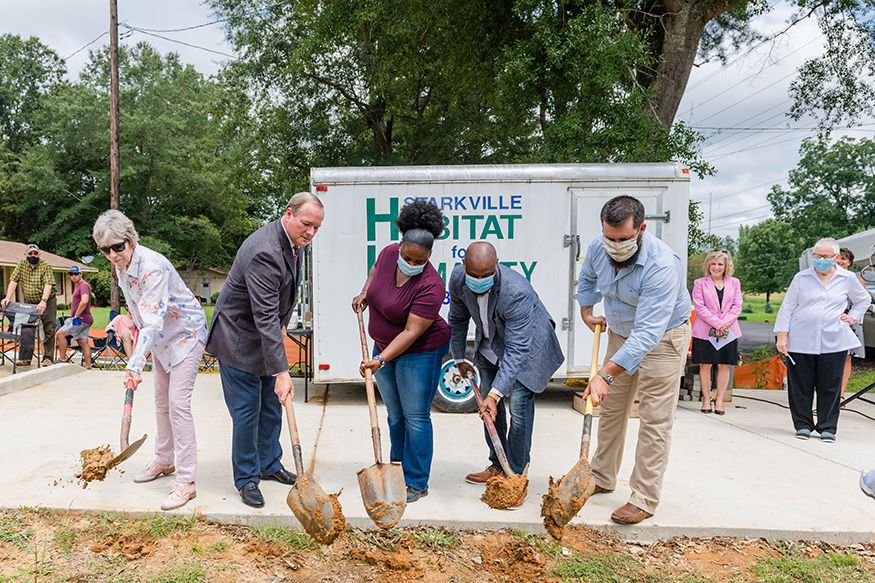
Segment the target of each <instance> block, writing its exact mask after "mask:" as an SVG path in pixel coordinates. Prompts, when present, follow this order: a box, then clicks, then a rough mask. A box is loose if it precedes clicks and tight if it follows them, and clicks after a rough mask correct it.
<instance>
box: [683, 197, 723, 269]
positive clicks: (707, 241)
mask: <svg viewBox="0 0 875 583" xmlns="http://www.w3.org/2000/svg"><path fill="white" fill-rule="evenodd" d="M701 204H702V203H701V201H692V200H691V201H690V204H689V216H690V226H689V235H688V236H687V255H688V256H690V257H692V256H694V255H698V254H699V253H700V252H702V251H711V250H713V249H717V248H719V247H720V237H718V236H717V235H712V234H711V233H706V232H705V231H703V230H702V229H701V227H700V225H701V224H702V219H704V218H705V215H704V213H703V212H702V209H701V208H699V207H700V205H701Z"/></svg>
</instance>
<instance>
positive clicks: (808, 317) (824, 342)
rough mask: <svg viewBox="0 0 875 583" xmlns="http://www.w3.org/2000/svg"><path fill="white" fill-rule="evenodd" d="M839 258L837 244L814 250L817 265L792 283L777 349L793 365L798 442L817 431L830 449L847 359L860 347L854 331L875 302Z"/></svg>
mask: <svg viewBox="0 0 875 583" xmlns="http://www.w3.org/2000/svg"><path fill="white" fill-rule="evenodd" d="M838 254H839V244H838V242H837V241H836V240H835V239H821V240H820V241H818V242H817V243H816V244H815V245H814V265H812V266H811V267H809V268H808V269H803V270H802V271H800V272H799V273H797V274H796V275H795V276H794V277H793V281H792V283H790V287H789V288H788V289H787V294H786V296H785V297H784V301H783V303H782V304H781V309H780V310H778V317H777V318H776V319H775V332H776V333H777V334H778V341H777V343H776V347H777V349H778V352H780V353H781V354H785V355H787V357H788V360H789V363H788V365H787V385H788V393H787V394H788V398H789V402H790V416H791V418H792V419H793V426H794V428H795V429H796V437H797V438H799V439H808V438H810V437H811V432H812V431H817V432H818V433H820V439H821V441H824V442H827V443H832V442H834V441H835V440H836V430H837V428H838V420H839V404H840V400H839V399H840V395H841V388H842V372H843V371H844V368H845V358H846V357H847V354H848V350H850V349H852V348H856V347H857V346H859V345H860V340H859V339H858V338H857V336H856V334H854V332H853V331H851V325H852V324H855V323H857V322H858V321H860V320H862V318H863V314H865V313H866V309H867V308H868V307H869V304H870V303H871V301H872V299H871V298H870V297H869V293H868V292H867V291H866V290H865V289H863V286H861V285H860V283H859V282H858V281H857V276H856V275H854V274H853V273H851V272H850V271H848V270H846V269H837V267H836V263H835V260H836V257H837V256H838ZM848 302H850V304H851V308H850V310H848V312H847V313H845V310H847V309H848ZM815 394H816V395H817V423H816V424H815V423H814V418H813V416H812V414H811V406H812V403H813V401H814V395H815Z"/></svg>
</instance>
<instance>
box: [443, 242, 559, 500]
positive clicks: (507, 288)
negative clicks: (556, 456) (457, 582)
mask: <svg viewBox="0 0 875 583" xmlns="http://www.w3.org/2000/svg"><path fill="white" fill-rule="evenodd" d="M449 288H450V314H449V318H448V321H449V324H450V327H451V328H452V330H453V335H452V337H451V339H450V350H451V351H452V354H453V358H454V359H455V361H456V363H457V364H456V366H457V367H458V369H459V372H461V373H462V375H463V376H467V375H468V373H469V372H471V373H473V369H472V367H471V365H470V364H468V363H467V362H465V347H466V342H467V337H468V321H469V320H474V325H475V327H476V333H475V340H474V352H475V364H476V365H477V367H478V368H479V369H480V373H481V383H480V390H481V392H482V393H484V401H483V407H482V408H481V410H480V415H481V417H482V416H483V415H489V416H490V417H491V418H492V419H493V420H494V421H495V429H496V430H497V432H498V436H499V438H500V440H501V444H502V446H503V447H504V448H505V451H506V453H507V458H508V462H509V463H510V468H511V469H512V470H513V471H514V472H515V473H518V474H520V473H522V472H523V470H524V469H525V467H526V466H527V465H528V463H529V460H530V459H531V457H530V451H531V447H532V426H533V425H534V420H535V394H536V393H540V392H543V391H544V389H545V388H546V387H547V383H548V382H550V378H551V377H552V376H553V373H555V372H556V370H557V369H558V368H559V367H560V366H561V365H562V362H563V361H564V360H565V357H564V356H563V354H562V349H561V347H560V346H559V339H558V338H556V331H555V327H556V325H555V323H554V322H553V319H552V318H551V317H550V314H549V313H548V312H547V309H546V308H545V307H544V304H542V303H541V300H540V298H538V294H537V293H536V292H535V290H534V288H532V284H531V283H529V281H528V280H526V278H525V277H523V276H522V275H520V274H519V273H517V272H516V271H513V270H512V269H510V268H509V267H505V266H504V265H501V264H500V263H498V256H497V255H496V252H495V247H493V246H492V244H491V243H487V242H485V241H479V242H477V243H472V244H471V245H469V246H468V249H467V251H466V253H465V259H464V260H463V264H462V265H458V266H456V268H455V269H454V270H453V274H452V276H451V277H450V285H449ZM505 403H506V404H505ZM505 410H507V411H508V412H509V413H510V425H509V426H508V424H507V421H506V414H505ZM486 443H487V444H488V445H489V461H490V462H491V465H490V466H489V467H488V468H486V469H485V470H484V471H482V472H477V473H473V474H468V475H467V476H465V480H467V481H468V482H470V483H473V484H483V483H485V482H486V481H487V480H488V479H489V478H491V477H493V476H496V475H501V474H502V470H501V466H500V465H499V462H498V457H497V456H496V454H495V450H494V449H493V447H492V440H491V439H490V438H489V435H488V434H486ZM524 501H525V493H523V496H522V498H521V499H520V501H519V504H517V505H515V506H514V507H512V508H511V509H512V510H514V509H516V508H519V507H520V506H522V503H523V502H524Z"/></svg>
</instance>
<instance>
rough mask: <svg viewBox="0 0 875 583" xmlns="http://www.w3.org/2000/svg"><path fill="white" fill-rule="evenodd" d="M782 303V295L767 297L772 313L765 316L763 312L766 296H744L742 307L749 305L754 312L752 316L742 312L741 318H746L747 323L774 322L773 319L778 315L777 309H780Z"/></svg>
mask: <svg viewBox="0 0 875 583" xmlns="http://www.w3.org/2000/svg"><path fill="white" fill-rule="evenodd" d="M783 301H784V294H783V293H779V294H771V295H770V296H769V302H770V303H771V304H772V308H773V309H774V311H773V312H772V313H771V314H767V313H766V312H765V310H764V308H765V306H766V294H756V295H754V294H750V295H747V294H745V296H744V305H750V306H751V307H753V309H754V311H753V313H752V314H746V313H744V312H742V313H741V317H743V318H747V321H748V322H774V321H775V317H776V316H777V315H778V308H780V307H781V302H783Z"/></svg>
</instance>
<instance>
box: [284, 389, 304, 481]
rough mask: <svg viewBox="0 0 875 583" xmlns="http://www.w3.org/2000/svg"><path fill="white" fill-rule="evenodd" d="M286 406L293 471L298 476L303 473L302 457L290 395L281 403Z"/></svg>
mask: <svg viewBox="0 0 875 583" xmlns="http://www.w3.org/2000/svg"><path fill="white" fill-rule="evenodd" d="M283 405H285V407H286V423H288V425H289V435H290V436H291V437H292V456H293V457H294V458H295V471H296V472H297V473H298V477H300V476H303V475H304V458H303V456H302V455H301V438H300V436H298V423H297V422H296V421H295V408H294V406H293V405H292V396H291V395H289V396H287V397H286V400H285V402H284V403H283Z"/></svg>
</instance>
